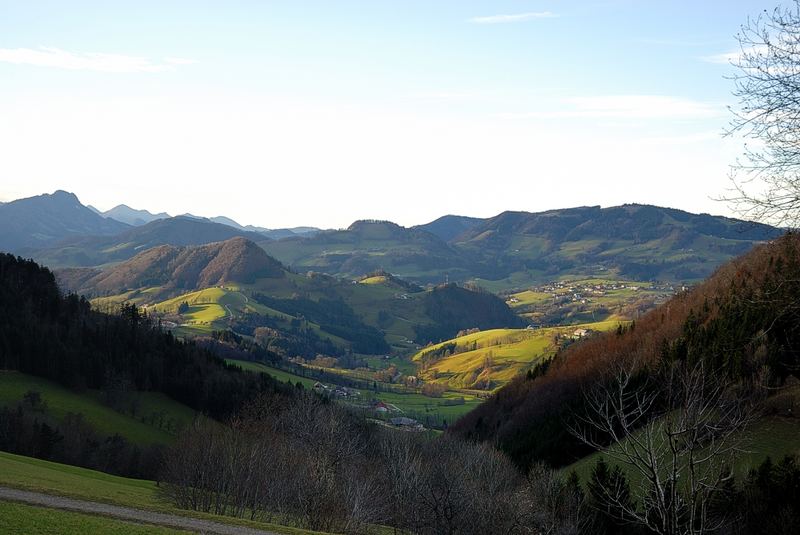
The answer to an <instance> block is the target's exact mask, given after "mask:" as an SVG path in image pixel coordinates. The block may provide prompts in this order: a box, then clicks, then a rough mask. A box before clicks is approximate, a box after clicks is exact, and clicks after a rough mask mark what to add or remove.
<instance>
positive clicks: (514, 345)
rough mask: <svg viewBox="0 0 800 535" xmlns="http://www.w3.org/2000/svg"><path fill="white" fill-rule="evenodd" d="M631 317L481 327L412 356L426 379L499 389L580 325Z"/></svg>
mask: <svg viewBox="0 0 800 535" xmlns="http://www.w3.org/2000/svg"><path fill="white" fill-rule="evenodd" d="M625 323H627V322H626V321H623V320H613V319H612V320H607V321H602V322H595V323H586V324H582V325H574V326H570V327H551V328H540V329H492V330H488V331H480V332H476V333H472V334H467V335H464V336H460V337H458V338H454V339H452V340H448V341H446V342H442V343H439V344H435V345H432V346H429V347H426V348H425V349H423V350H421V351H419V352H418V353H416V354H415V355H414V356H413V357H412V360H413V361H414V362H415V363H417V364H418V365H419V367H420V377H421V378H423V379H425V380H426V381H429V382H434V383H439V384H443V385H446V386H448V387H450V388H466V389H482V390H495V389H497V388H500V387H502V386H503V385H504V384H506V383H507V382H508V381H510V380H511V379H513V378H514V377H516V376H517V375H519V374H520V373H525V372H526V371H527V370H529V369H531V368H532V367H533V365H535V364H536V363H537V362H541V361H542V360H543V359H546V358H548V357H551V356H553V355H554V354H555V352H556V350H557V349H558V348H559V347H561V346H562V345H563V344H564V343H568V342H570V341H572V338H573V337H574V336H575V332H576V331H578V330H579V329H589V330H593V331H597V332H603V331H609V330H613V329H616V328H617V327H618V326H619V325H621V324H625Z"/></svg>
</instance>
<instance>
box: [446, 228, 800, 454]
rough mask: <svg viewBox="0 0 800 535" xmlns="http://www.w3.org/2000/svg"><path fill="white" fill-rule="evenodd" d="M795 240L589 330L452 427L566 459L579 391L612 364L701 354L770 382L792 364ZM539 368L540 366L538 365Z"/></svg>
mask: <svg viewBox="0 0 800 535" xmlns="http://www.w3.org/2000/svg"><path fill="white" fill-rule="evenodd" d="M798 303H800V238H798V237H797V236H796V235H787V236H785V237H783V238H780V239H778V240H776V241H775V242H773V243H770V244H766V245H762V246H760V247H758V248H756V249H755V250H753V251H752V252H750V253H748V254H746V255H744V256H743V257H741V258H738V259H736V260H735V261H733V262H730V263H728V264H726V265H725V266H723V267H722V268H720V269H719V270H718V271H717V272H716V273H715V274H714V276H713V277H711V278H710V279H709V280H708V281H706V282H705V283H703V284H702V285H700V286H698V287H697V288H696V289H694V290H692V291H691V292H688V293H684V294H681V295H678V296H676V297H674V298H673V299H671V300H670V301H669V302H667V303H666V304H664V305H662V306H660V307H659V308H657V309H655V310H653V311H652V312H650V313H648V314H647V315H645V316H644V317H643V318H641V319H640V320H637V322H636V323H635V326H632V327H631V328H630V329H628V330H625V331H624V332H622V331H621V332H618V333H616V334H606V335H601V336H597V337H595V338H593V339H590V340H588V341H585V342H582V343H579V344H576V345H574V346H572V347H570V348H568V349H567V350H566V351H564V352H562V353H561V354H559V355H557V356H556V357H555V358H554V360H553V361H552V363H551V364H550V365H549V368H548V367H544V368H541V369H539V370H537V371H536V372H535V373H532V374H529V375H528V376H527V377H524V378H519V379H517V380H515V381H513V382H512V383H510V384H509V385H508V386H506V387H505V388H503V389H501V390H500V391H498V392H497V393H496V394H495V395H494V397H493V398H492V399H491V400H489V401H488V402H487V403H485V404H484V405H482V406H480V407H479V408H477V409H476V410H475V411H473V412H472V413H470V414H468V415H467V416H466V417H465V418H463V419H462V420H461V421H459V422H458V423H457V425H456V426H454V427H453V428H452V430H453V432H455V433H457V434H459V435H462V436H465V437H469V438H472V439H477V440H490V441H495V442H496V443H497V444H498V445H499V446H500V447H501V448H502V449H503V450H505V451H506V452H508V453H509V454H510V455H511V456H512V457H513V458H514V459H515V460H516V461H517V462H518V463H519V464H522V465H527V464H529V463H531V462H532V461H534V460H537V459H539V460H545V461H548V462H550V463H553V464H556V465H560V464H568V463H570V462H572V461H574V460H575V459H577V458H579V457H581V456H583V455H584V454H585V453H587V450H586V449H585V448H584V447H582V446H581V445H580V444H579V443H578V441H577V439H575V438H574V437H572V436H571V435H570V433H569V432H568V430H567V429H566V426H565V422H567V421H569V420H570V419H571V418H572V417H573V413H574V412H580V410H581V406H582V400H583V398H582V392H583V391H585V389H586V388H588V387H589V386H590V385H592V384H594V383H597V382H598V381H603V380H605V378H606V377H608V374H609V371H610V370H611V369H612V368H613V365H614V364H616V363H620V362H627V363H634V362H635V363H637V365H638V366H639V368H640V370H641V373H644V374H647V373H650V372H649V371H648V370H654V369H657V368H658V367H659V366H661V365H662V364H663V363H668V362H671V361H674V360H680V361H685V362H687V363H689V364H692V363H695V362H698V361H703V362H704V363H705V365H707V366H708V367H709V368H711V369H716V370H720V371H722V372H723V373H725V374H726V375H727V376H728V377H730V378H732V379H734V380H738V379H746V378H748V377H749V375H750V374H752V373H753V372H754V370H756V369H758V368H759V367H760V366H761V365H762V364H766V365H767V366H768V367H769V369H770V370H771V373H772V381H773V383H774V384H775V385H779V384H781V383H782V382H783V381H784V380H785V379H786V378H787V377H788V376H789V375H795V376H796V375H798V370H800V351H799V350H798V348H800V329H798V328H797V326H798V324H800V306H799V305H798ZM545 370H546V371H545Z"/></svg>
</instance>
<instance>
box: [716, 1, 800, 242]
mask: <svg viewBox="0 0 800 535" xmlns="http://www.w3.org/2000/svg"><path fill="white" fill-rule="evenodd" d="M737 37H738V40H739V45H740V52H739V54H738V58H737V59H735V60H734V61H733V64H734V66H736V67H737V69H738V71H737V74H735V75H734V76H733V80H734V83H735V89H734V96H736V97H738V98H739V104H738V106H737V107H736V108H731V111H732V112H733V114H734V118H733V120H732V121H731V124H730V127H729V129H728V132H727V133H728V135H733V134H741V135H744V136H745V137H748V138H752V139H754V141H755V144H752V145H746V146H745V154H744V157H743V158H742V159H741V160H740V161H738V162H737V164H736V165H735V166H734V169H733V173H732V175H731V179H732V183H733V191H732V193H731V194H730V195H728V196H726V197H723V199H722V200H726V201H729V202H730V203H731V204H732V205H733V206H734V207H735V208H736V209H737V211H738V212H739V213H740V214H741V215H742V216H744V217H746V218H748V219H754V220H756V221H761V222H764V223H770V224H774V225H779V226H788V227H791V228H797V227H798V226H799V225H800V98H799V96H800V0H794V1H793V5H792V6H791V7H786V8H776V9H775V10H773V11H771V12H767V11H765V12H764V13H762V14H761V15H760V16H758V17H756V18H754V19H749V20H748V21H747V23H746V24H745V25H743V26H742V28H741V31H740V33H739V35H738V36H737Z"/></svg>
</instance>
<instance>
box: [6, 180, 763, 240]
mask: <svg viewBox="0 0 800 535" xmlns="http://www.w3.org/2000/svg"><path fill="white" fill-rule="evenodd" d="M58 192H63V193H67V194H70V195H75V197H77V199H78V202H80V203H81V204H82V205H83V206H85V207H86V208H89V209H90V210H91V209H94V210H97V211H99V212H100V214H99V215H101V216H103V217H105V218H111V219H114V218H113V217H112V216H108V215H105V213H106V212H109V211H111V210H112V209H114V208H119V207H127V208H128V209H131V210H135V211H142V210H144V211H147V212H149V213H150V214H151V215H158V214H157V213H155V212H153V211H152V210H148V209H147V208H143V207H136V206H131V205H130V204H128V203H126V202H121V203H117V204H115V205H113V206H111V207H109V208H105V209H101V208H100V207H98V206H95V205H94V204H92V203H88V202H85V201H84V200H83V199H81V197H80V195H78V194H77V193H75V192H73V191H69V190H66V189H63V188H59V189H56V190H54V191H52V192H49V193H48V192H45V193H38V194H36V195H32V196H30V197H20V198H17V199H10V200H0V202H2V203H4V204H7V203H10V202H15V201H20V200H25V199H30V198H32V197H40V196H52V195H55V194H56V193H58ZM623 206H652V207H655V208H663V209H666V210H680V211H684V212H687V213H689V214H693V215H710V216H712V217H726V218H730V219H734V220H737V221H742V222H745V223H753V224H761V223H760V222H758V221H752V220H748V219H744V218H742V217H738V216H737V215H736V214H733V215H726V214H719V213H713V212H692V211H689V210H684V209H683V208H679V207H674V206H663V205H659V204H652V203H636V202H625V203H621V204H614V205H608V206H603V205H600V204H592V205H589V204H585V205H575V206H560V207H555V208H546V209H544V210H537V211H530V210H502V211H500V212H497V213H495V214H492V215H490V216H487V217H480V216H473V215H469V214H463V213H446V214H440V215H438V216H435V217H433V218H432V219H429V220H426V221H422V222H415V223H411V224H403V223H399V222H397V221H393V220H391V219H386V218H356V219H353V220H352V221H350V222H349V223H348V224H346V225H344V226H340V227H315V226H314V225H310V224H302V223H301V224H299V225H292V226H287V225H282V226H281V225H279V226H274V227H262V226H261V225H252V224H249V223H243V222H241V221H239V219H237V217H236V216H235V215H232V214H214V215H203V214H198V213H189V212H185V213H180V214H171V213H169V212H165V213H166V215H167V216H169V217H170V218H174V217H194V218H202V219H206V220H211V219H213V218H218V217H224V218H227V219H231V220H233V221H234V222H235V223H237V224H239V225H242V226H244V227H246V226H253V227H260V228H265V229H268V230H278V229H292V228H304V227H311V228H317V229H318V230H323V231H327V230H345V229H347V228H349V227H350V226H351V225H352V224H354V223H356V222H359V221H379V222H388V223H393V224H396V225H399V226H401V227H404V228H413V227H417V226H422V225H426V224H429V223H433V222H434V221H437V220H439V219H441V218H443V217H468V218H473V219H491V218H493V217H496V216H499V215H501V214H504V213H508V212H517V213H530V214H540V213H545V212H553V211H563V210H574V209H578V208H594V207H597V208H600V209H601V210H606V209H610V208H620V207H623ZM222 224H225V223H222Z"/></svg>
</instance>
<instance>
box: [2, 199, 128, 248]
mask: <svg viewBox="0 0 800 535" xmlns="http://www.w3.org/2000/svg"><path fill="white" fill-rule="evenodd" d="M129 228H130V227H129V226H128V225H126V224H124V223H120V222H119V221H115V220H113V219H106V218H104V217H102V216H100V215H98V214H97V213H95V212H94V211H92V210H90V209H89V208H87V207H85V206H84V205H82V204H81V203H80V201H79V200H78V198H77V197H76V196H75V195H74V194H73V193H68V192H66V191H61V190H58V191H56V192H55V193H53V194H49V195H48V194H44V195H37V196H36V197H30V198H27V199H19V200H16V201H12V202H9V203H5V204H3V205H2V206H0V251H10V252H24V251H27V250H29V249H33V248H40V247H45V246H48V245H51V244H53V243H55V242H57V241H59V240H62V239H65V238H69V237H71V236H85V235H89V234H91V235H113V234H119V233H121V232H123V231H125V230H126V229H129Z"/></svg>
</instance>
